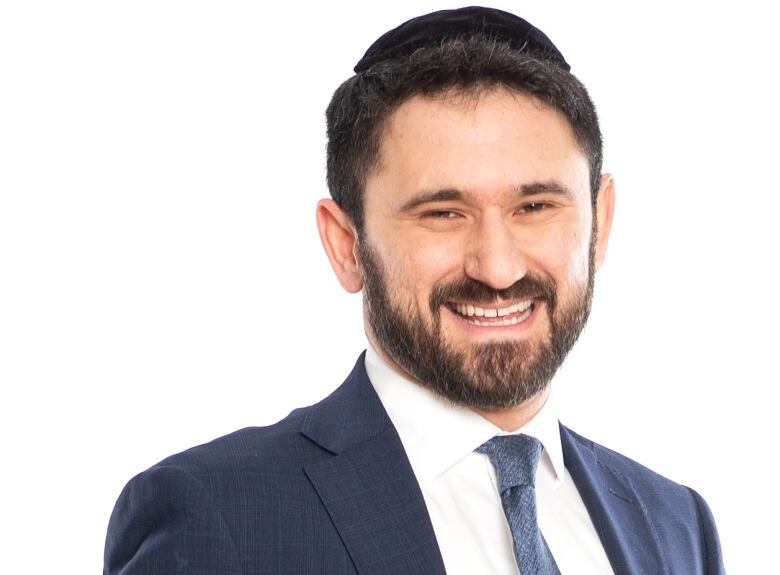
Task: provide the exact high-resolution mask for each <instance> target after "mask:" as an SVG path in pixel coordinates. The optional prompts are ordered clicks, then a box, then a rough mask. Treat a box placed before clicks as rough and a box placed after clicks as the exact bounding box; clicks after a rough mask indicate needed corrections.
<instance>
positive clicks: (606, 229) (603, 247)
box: [595, 174, 615, 270]
mask: <svg viewBox="0 0 780 575" xmlns="http://www.w3.org/2000/svg"><path fill="white" fill-rule="evenodd" d="M614 211H615V179H614V178H613V177H612V175H611V174H602V176H601V185H600V186H599V194H598V198H597V200H596V223H597V226H598V228H597V230H596V233H597V237H596V262H595V263H596V269H597V270H598V269H600V268H601V266H602V265H603V264H604V259H605V258H606V256H607V245H608V244H609V234H610V231H611V230H612V216H613V214H614Z"/></svg>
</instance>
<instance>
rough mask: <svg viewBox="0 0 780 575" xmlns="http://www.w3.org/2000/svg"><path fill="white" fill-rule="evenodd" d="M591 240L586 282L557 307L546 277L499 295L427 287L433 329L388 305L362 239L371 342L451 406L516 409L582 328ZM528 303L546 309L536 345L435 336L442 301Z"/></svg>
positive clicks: (472, 287)
mask: <svg viewBox="0 0 780 575" xmlns="http://www.w3.org/2000/svg"><path fill="white" fill-rule="evenodd" d="M594 232H595V230H594ZM594 239H595V233H592V239H591V245H590V255H589V257H590V262H589V268H590V269H589V272H588V281H587V284H586V285H585V286H584V287H583V288H582V289H580V290H579V292H578V293H575V294H573V299H572V301H568V302H560V301H558V297H557V291H556V286H555V282H554V281H553V279H552V278H550V277H549V276H544V277H541V276H532V275H526V276H524V277H523V278H521V279H520V280H519V281H517V282H516V283H515V284H513V285H512V286H510V287H508V288H506V289H503V290H495V289H493V288H491V287H489V286H487V285H485V284H483V283H481V282H478V281H476V280H473V279H470V278H463V279H461V280H459V281H456V282H452V283H449V284H441V285H437V286H435V287H434V289H433V290H432V292H431V296H430V298H429V302H428V303H429V307H430V312H431V318H432V323H433V325H430V326H429V325H427V323H426V321H425V320H424V318H423V317H422V315H421V313H420V312H419V310H417V309H416V307H415V305H414V303H410V304H409V306H408V307H407V308H406V309H403V308H402V307H400V306H398V305H397V304H396V303H395V301H394V296H395V295H396V294H392V293H388V289H387V282H386V274H385V270H384V268H383V266H382V264H381V262H380V261H379V258H378V257H377V256H376V254H375V253H374V252H373V250H372V249H371V247H370V246H368V242H367V240H366V239H365V238H362V239H361V241H359V250H360V258H361V265H362V269H363V281H364V298H365V302H366V308H367V313H368V321H369V324H370V326H371V329H372V330H373V332H374V334H375V336H376V338H377V340H378V341H377V343H378V344H379V345H380V346H381V347H382V349H383V350H384V351H385V352H386V353H387V354H388V355H389V356H390V358H392V360H393V361H395V363H396V364H397V365H398V366H399V367H400V368H401V369H403V370H404V371H406V372H407V373H408V374H410V375H411V376H412V377H413V378H414V379H416V380H418V381H419V382H420V383H422V384H423V385H425V386H426V387H428V388H429V389H431V390H432V391H434V392H435V393H437V394H439V395H440V396H442V397H444V398H446V399H449V400H450V401H452V402H454V403H456V404H459V405H463V406H465V407H469V408H472V409H485V410H493V409H501V408H506V407H513V406H516V405H520V404H521V403H523V402H525V401H527V400H529V399H530V398H532V397H534V396H535V395H537V394H538V393H539V392H541V391H542V390H543V389H544V388H545V387H547V385H548V384H549V383H550V381H551V380H552V378H553V376H554V375H555V372H556V371H557V370H558V368H559V367H560V365H561V364H562V363H563V360H564V359H565V358H566V355H567V354H568V353H569V350H571V348H572V346H573V345H574V343H575V342H576V341H577V338H578V337H579V335H580V332H582V329H583V328H584V327H585V323H586V321H587V319H588V315H589V314H590V307H591V300H592V297H593V278H594V271H595V270H594V261H595V259H594V254H595V243H594V241H593V240H594ZM530 298H535V299H537V301H538V300H543V301H544V302H545V304H546V306H545V307H546V310H547V314H548V319H549V324H550V333H549V334H548V337H546V338H545V339H544V340H543V341H515V342H509V341H506V342H490V343H484V344H479V345H469V346H457V345H453V344H451V343H449V342H447V341H445V339H444V337H443V335H442V332H441V306H442V305H443V304H445V303H446V302H450V301H468V302H473V303H480V304H491V303H494V302H496V301H498V300H504V301H506V300H517V299H530ZM536 305H538V304H536ZM559 307H560V309H558V308H559Z"/></svg>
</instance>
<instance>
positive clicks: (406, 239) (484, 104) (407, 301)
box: [358, 90, 596, 409]
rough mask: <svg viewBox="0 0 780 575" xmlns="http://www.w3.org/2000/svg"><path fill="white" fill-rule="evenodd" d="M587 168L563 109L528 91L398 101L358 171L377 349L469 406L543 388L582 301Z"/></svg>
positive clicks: (588, 245) (495, 405) (370, 327)
mask: <svg viewBox="0 0 780 575" xmlns="http://www.w3.org/2000/svg"><path fill="white" fill-rule="evenodd" d="M588 170H589V168H588V162H587V159H586V157H585V156H584V154H583V153H582V152H581V150H580V149H579V147H578V146H577V144H576V142H575V140H574V137H573V134H572V132H571V128H570V127H569V125H568V123H567V121H566V119H565V118H564V117H563V116H562V115H561V114H560V113H559V112H557V111H556V110H553V109H552V108H549V107H546V106H544V105H543V104H541V103H539V102H538V101H537V100H534V99H532V98H530V97H527V96H524V95H519V94H516V93H509V92H507V91H504V90H498V91H491V92H486V93H483V94H481V95H480V96H479V97H478V98H474V97H470V96H466V97H464V96H462V95H461V96H458V95H454V96H453V95H449V96H439V97H435V98H424V97H414V98H412V99H410V100H408V101H407V102H405V103H404V104H403V105H402V106H401V107H400V108H399V109H398V110H397V111H396V112H395V113H394V114H393V115H392V116H391V118H390V120H389V122H388V125H387V129H386V132H385V134H384V138H383V142H382V150H381V160H380V164H379V166H378V168H377V169H375V170H374V171H373V172H372V173H371V175H370V176H369V178H368V180H367V182H366V190H365V206H364V209H365V220H364V221H365V227H364V233H363V234H362V237H361V238H360V240H359V245H358V249H359V259H360V263H361V266H362V273H363V282H364V285H365V292H364V298H365V307H366V320H367V331H368V334H369V337H370V338H371V340H372V343H373V344H374V345H375V346H377V347H378V349H379V351H380V353H383V354H384V355H385V357H386V358H387V359H389V360H390V361H391V362H392V363H394V364H395V367H396V368H399V369H400V370H401V371H403V372H405V373H407V374H409V375H411V376H412V377H413V378H414V379H416V380H418V381H419V382H421V383H422V384H424V385H427V386H429V387H430V388H432V389H433V390H434V391H436V392H437V393H439V394H441V395H443V396H444V397H446V398H449V399H451V400H453V401H455V402H456V403H459V404H462V405H466V406H468V407H472V408H478V409H499V408H503V407H510V406H514V405H518V404H520V403H522V402H523V401H525V400H527V399H529V398H531V397H533V396H534V395H536V394H537V393H539V392H540V391H541V390H543V389H544V388H545V387H546V385H547V384H548V383H549V381H550V379H551V378H552V376H553V374H554V373H555V371H556V369H557V368H558V366H559V365H560V363H561V362H562V361H563V359H564V357H565V355H566V353H567V352H568V351H569V349H570V348H571V346H572V345H573V344H574V341H575V340H576V338H577V336H578V335H579V333H580V331H581V329H582V327H583V326H584V324H585V321H586V319H587V316H588V313H589V309H590V300H591V294H592V289H593V268H594V254H595V249H596V242H595V236H594V234H593V230H592V228H593V222H594V218H593V212H592V209H591V198H590V188H589V171H588Z"/></svg>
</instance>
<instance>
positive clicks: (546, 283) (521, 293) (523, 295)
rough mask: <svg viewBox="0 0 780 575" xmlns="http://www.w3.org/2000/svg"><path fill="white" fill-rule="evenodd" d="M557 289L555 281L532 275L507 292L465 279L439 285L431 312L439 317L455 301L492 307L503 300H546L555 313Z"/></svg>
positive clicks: (506, 290) (432, 298)
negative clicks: (447, 304) (443, 308)
mask: <svg viewBox="0 0 780 575" xmlns="http://www.w3.org/2000/svg"><path fill="white" fill-rule="evenodd" d="M555 287H556V286H555V281H553V279H552V278H550V277H541V276H534V275H531V274H528V275H525V276H523V277H522V278H520V279H519V280H517V281H516V282H515V283H513V284H512V285H511V286H509V287H508V288H504V289H495V288H492V287H490V286H489V285H486V284H483V283H482V282H480V281H477V280H474V279H471V278H461V279H459V280H455V281H453V282H450V283H447V284H439V285H436V286H435V287H434V288H433V290H432V291H431V295H430V298H429V304H430V306H431V311H432V312H433V313H434V314H436V313H438V310H439V308H440V307H441V306H442V305H443V304H445V303H447V302H451V301H468V302H470V303H474V304H488V305H489V304H493V303H495V302H497V301H501V300H504V301H506V300H513V299H543V300H545V301H546V302H547V304H548V306H549V308H550V309H551V310H553V309H555V305H556V303H557V295H556V293H557V292H556V289H555Z"/></svg>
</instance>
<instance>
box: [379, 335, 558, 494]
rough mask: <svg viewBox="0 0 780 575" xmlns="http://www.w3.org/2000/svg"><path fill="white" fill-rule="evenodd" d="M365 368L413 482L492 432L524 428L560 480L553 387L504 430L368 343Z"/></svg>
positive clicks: (458, 456) (444, 465)
mask: <svg viewBox="0 0 780 575" xmlns="http://www.w3.org/2000/svg"><path fill="white" fill-rule="evenodd" d="M365 363H366V372H367V373H368V378H369V380H370V381H371V384H372V385H373V386H374V389H375V390H376V393H377V395H378V396H379V399H380V401H381V402H382V405H383V406H384V408H385V410H386V411H387V414H388V415H389V416H390V420H391V421H392V422H393V425H394V426H395V428H396V430H397V431H398V435H399V436H400V438H401V443H403V446H404V449H405V450H406V455H407V457H408V458H409V462H410V463H411V465H412V469H413V470H414V474H415V476H416V477H417V480H418V482H420V483H421V484H426V483H428V482H431V481H433V480H434V479H436V478H437V477H438V476H439V475H441V474H442V473H444V472H445V471H447V469H449V468H450V467H452V466H453V465H454V464H456V463H457V462H458V461H460V460H461V459H462V458H463V457H465V456H466V455H468V454H470V453H471V452H473V451H474V450H475V449H476V448H477V447H479V446H480V445H482V444H483V443H485V442H486V441H487V440H488V439H490V438H492V437H494V436H496V435H512V434H515V433H524V434H526V435H530V436H532V437H535V438H536V439H538V440H539V441H540V442H541V443H542V445H543V446H544V452H545V454H546V456H543V457H542V462H541V463H540V465H545V466H547V467H548V468H549V471H550V472H551V473H552V474H553V475H554V486H555V487H556V488H557V487H559V486H560V485H561V484H562V483H563V480H564V477H565V473H564V464H563V449H562V447H561V432H560V427H559V426H558V417H557V409H556V407H555V402H554V401H553V400H552V396H553V394H552V392H551V393H550V394H549V395H548V398H547V401H546V402H545V404H544V405H543V406H542V408H541V409H540V410H539V412H538V413H537V414H536V415H535V416H534V417H533V419H531V420H530V421H529V422H528V423H526V424H525V425H524V426H522V427H521V428H520V429H518V430H517V431H514V432H512V433H507V432H505V431H503V430H501V429H500V428H499V427H497V426H495V425H493V424H492V423H491V422H490V421H488V420H487V419H485V418H484V417H482V416H481V415H479V414H478V413H475V412H474V411H472V410H470V409H468V408H466V407H462V406H459V405H455V404H453V403H451V402H449V401H447V400H446V399H444V398H442V397H440V396H438V395H436V394H435V393H433V392H432V391H430V390H429V389H427V388H425V387H423V386H421V385H419V384H417V383H415V382H413V381H412V380H411V379H409V378H407V377H404V376H403V375H401V374H399V373H398V372H396V371H395V370H394V369H393V368H391V367H390V366H389V365H388V364H387V363H386V362H385V361H384V359H382V357H381V356H380V355H379V354H378V353H377V352H376V351H375V350H374V348H373V347H372V346H371V344H370V343H369V345H368V349H367V350H366V359H365Z"/></svg>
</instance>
